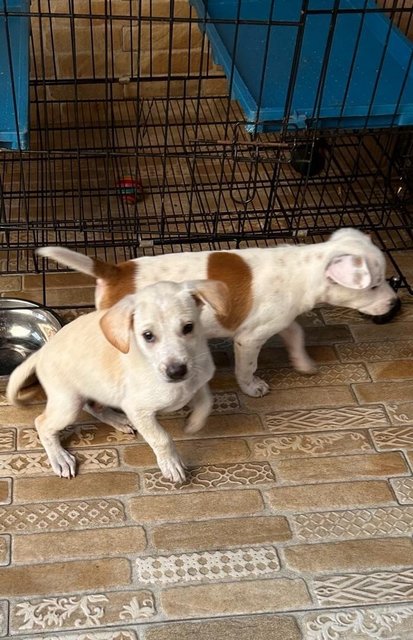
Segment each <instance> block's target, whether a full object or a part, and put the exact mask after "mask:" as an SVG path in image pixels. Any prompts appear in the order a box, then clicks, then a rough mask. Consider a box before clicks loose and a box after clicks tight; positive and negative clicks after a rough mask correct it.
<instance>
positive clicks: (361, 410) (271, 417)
mask: <svg viewBox="0 0 413 640" xmlns="http://www.w3.org/2000/svg"><path fill="white" fill-rule="evenodd" d="M264 420H265V425H266V427H267V429H268V430H269V431H271V432H272V433H296V432H300V431H327V430H328V431H333V430H334V431H335V430H336V429H367V428H369V427H380V426H387V425H388V424H389V419H388V417H387V415H386V412H385V411H384V409H383V408H382V407H340V408H337V409H336V408H333V409H309V410H302V409H301V410H296V411H277V413H269V414H267V415H266V416H265V418H264Z"/></svg>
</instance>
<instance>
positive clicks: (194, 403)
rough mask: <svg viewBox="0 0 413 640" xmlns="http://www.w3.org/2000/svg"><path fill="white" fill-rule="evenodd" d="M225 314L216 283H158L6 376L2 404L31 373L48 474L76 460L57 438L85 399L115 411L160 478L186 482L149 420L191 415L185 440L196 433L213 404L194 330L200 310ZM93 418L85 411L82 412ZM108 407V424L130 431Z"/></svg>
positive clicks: (198, 331)
mask: <svg viewBox="0 0 413 640" xmlns="http://www.w3.org/2000/svg"><path fill="white" fill-rule="evenodd" d="M204 303H206V304H208V305H211V306H212V307H213V309H214V313H217V314H218V315H220V314H225V313H226V312H227V310H226V303H227V292H226V287H225V285H223V284H222V283H219V282H209V281H195V282H193V283H188V284H176V283H174V282H159V283H158V284H155V285H152V286H150V287H147V288H143V289H142V290H140V291H139V292H138V293H137V294H132V295H128V296H126V297H123V298H122V299H121V300H120V301H119V302H118V303H117V304H115V305H114V306H112V307H111V308H110V309H109V310H108V311H95V312H93V313H90V314H87V315H84V316H81V317H79V318H77V319H76V320H74V321H73V322H71V323H70V324H68V325H66V326H65V327H63V329H61V330H60V331H59V332H58V333H57V334H56V336H54V337H53V339H52V340H51V341H50V342H48V343H47V344H45V345H44V346H43V347H42V348H41V349H40V350H39V351H36V352H35V353H34V354H32V355H31V356H30V357H29V358H28V359H27V360H26V361H25V362H24V363H22V364H21V365H20V366H19V367H17V369H15V370H14V371H13V373H12V374H11V376H10V379H9V383H8V387H7V398H8V400H9V401H10V402H11V403H13V404H19V400H18V394H19V391H20V389H21V388H22V387H23V386H24V384H25V382H26V381H27V380H28V379H29V377H30V376H31V375H32V374H34V373H36V375H37V378H38V380H39V382H40V383H41V385H42V386H43V389H44V391H45V393H46V395H47V404H46V408H45V410H44V412H43V413H42V414H41V415H40V416H39V417H38V418H36V420H35V425H36V429H37V431H38V434H39V437H40V441H41V443H42V445H43V446H44V448H45V450H46V453H47V455H48V458H49V461H50V464H51V466H52V468H53V470H54V472H55V473H56V474H57V475H59V476H61V477H65V478H70V477H73V476H74V475H75V470H76V465H75V458H74V457H73V455H71V454H70V453H69V452H68V451H66V450H65V449H63V447H62V445H61V444H60V441H59V432H60V431H61V430H62V429H64V428H65V427H66V426H67V425H69V424H70V423H72V422H73V421H75V420H76V418H77V416H78V414H79V412H80V410H81V409H82V407H83V406H84V405H85V402H86V401H87V400H91V401H93V402H95V403H99V404H103V405H106V406H109V407H118V408H120V409H121V410H122V411H123V412H124V413H125V414H126V416H127V418H128V421H129V422H130V424H131V425H132V426H133V428H134V429H135V430H136V431H139V432H140V433H141V434H142V436H143V437H144V439H145V440H146V442H147V443H148V444H149V445H150V446H151V447H152V449H153V451H154V453H155V455H156V458H157V461H158V465H159V468H160V469H161V471H162V474H163V475H164V476H165V478H168V479H169V480H172V481H173V482H178V481H181V480H184V478H185V472H184V466H183V464H182V462H181V460H180V458H179V455H178V453H177V451H176V449H175V446H174V444H173V442H172V440H171V438H170V437H169V435H167V434H166V432H165V431H164V430H163V428H162V427H161V426H160V424H159V423H158V422H157V420H156V413H157V412H158V411H175V410H177V409H180V408H181V407H183V406H184V405H186V404H187V403H189V404H190V406H191V408H192V413H191V415H190V418H189V421H188V424H187V426H186V431H187V432H191V433H192V432H195V431H198V430H199V429H201V428H202V427H203V425H204V423H205V420H206V419H207V417H208V415H209V413H210V410H211V406H212V400H211V394H210V392H209V389H208V384H207V383H208V381H209V380H210V379H211V377H212V375H213V373H214V364H213V360H212V358H211V354H210V352H209V349H208V344H207V341H206V338H205V336H204V332H203V329H202V325H201V322H200V312H201V307H202V306H203V305H204ZM86 409H89V410H90V411H91V412H92V413H94V408H93V405H86ZM116 414H117V412H116V411H112V410H111V409H106V410H105V411H103V412H102V415H101V417H103V418H105V417H108V415H109V416H111V417H112V420H111V424H113V425H114V426H116V427H117V428H119V429H120V430H122V431H127V430H129V429H130V428H129V427H128V426H127V425H126V424H123V423H122V421H121V420H119V419H118V418H117V415H116Z"/></svg>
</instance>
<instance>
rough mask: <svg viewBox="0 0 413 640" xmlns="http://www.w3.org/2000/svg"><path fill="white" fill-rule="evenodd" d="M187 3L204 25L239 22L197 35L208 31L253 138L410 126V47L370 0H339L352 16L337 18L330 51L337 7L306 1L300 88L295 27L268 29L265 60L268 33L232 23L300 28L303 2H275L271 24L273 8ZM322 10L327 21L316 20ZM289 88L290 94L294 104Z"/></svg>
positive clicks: (245, 2)
mask: <svg viewBox="0 0 413 640" xmlns="http://www.w3.org/2000/svg"><path fill="white" fill-rule="evenodd" d="M190 2H191V4H192V5H193V6H194V7H195V9H196V11H197V13H198V17H199V18H201V19H202V18H203V17H208V18H209V19H211V20H212V21H214V20H223V19H224V20H233V21H234V22H233V23H230V22H227V23H220V22H215V23H213V22H209V23H208V22H207V23H203V24H202V23H200V27H201V28H203V29H205V30H206V33H207V36H208V38H209V40H210V42H211V45H212V52H213V56H214V60H215V62H216V63H217V64H220V65H222V67H223V68H224V71H225V74H226V75H227V77H228V79H229V78H232V97H233V98H234V99H236V100H238V102H239V104H240V106H241V108H242V109H243V111H244V114H245V119H246V121H247V123H251V124H247V129H248V130H249V131H251V132H253V131H254V130H260V131H262V130H265V131H271V130H277V129H280V127H281V126H282V125H283V124H284V125H285V124H286V123H288V124H289V125H290V126H291V127H298V128H304V127H314V128H335V127H340V128H353V129H358V128H365V127H369V128H370V127H388V126H393V125H400V126H401V125H411V124H413V64H412V62H413V57H412V54H413V45H412V43H411V42H410V41H409V40H408V39H407V38H406V37H405V36H404V35H403V34H402V33H401V32H400V31H399V29H397V28H396V27H395V26H393V25H392V24H391V22H390V20H389V18H387V16H386V15H385V14H384V13H382V12H377V9H378V5H377V4H376V3H375V2H373V1H372V0H369V1H368V2H366V1H365V0H340V2H339V10H350V11H347V13H345V12H344V13H338V14H336V24H335V26H334V32H333V33H334V35H333V38H332V42H331V49H330V51H328V48H327V47H328V37H329V30H330V27H331V26H332V16H333V13H332V9H333V7H334V4H335V3H334V0H310V1H309V3H308V9H307V11H306V12H304V13H303V18H304V20H305V23H304V29H303V40H302V48H301V53H300V56H299V61H298V71H297V75H296V77H295V80H292V73H293V57H294V52H295V50H296V42H297V37H298V36H299V26H298V24H291V25H287V26H286V25H272V26H271V27H270V34H269V43H268V54H267V58H266V59H265V50H266V40H267V37H268V29H269V28H268V26H267V25H265V24H253V25H250V24H240V25H239V27H238V30H237V27H236V24H235V20H236V19H237V18H238V17H239V19H240V20H256V21H260V20H261V21H268V20H269V18H271V19H272V20H278V21H291V22H293V23H294V22H295V23H298V21H299V20H300V14H301V12H302V8H303V4H304V3H303V2H302V0H275V2H274V3H273V11H272V15H271V16H270V12H271V0H208V2H206V0H205V1H204V0H190ZM320 9H321V10H324V11H325V13H321V14H320V13H319V14H317V13H311V11H314V10H320ZM206 10H207V13H206ZM354 10H355V11H354ZM371 10H376V12H372V11H371ZM238 11H240V13H239V15H238ZM326 52H327V53H326ZM325 56H326V59H327V60H328V65H327V67H326V75H325V82H324V86H323V83H322V82H321V83H320V77H321V75H322V67H323V60H324V58H325ZM233 65H234V66H233ZM263 74H265V75H264V83H263V85H262V86H261V80H262V77H263ZM290 81H292V82H293V85H292V86H293V92H292V95H291V96H290V98H291V101H290V102H289V98H288V89H289V86H290ZM320 87H321V88H322V91H321V93H320ZM260 96H261V98H260ZM258 105H260V106H258ZM253 123H260V125H259V126H258V127H256V125H255V124H253Z"/></svg>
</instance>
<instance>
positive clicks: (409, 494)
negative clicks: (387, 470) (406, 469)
mask: <svg viewBox="0 0 413 640" xmlns="http://www.w3.org/2000/svg"><path fill="white" fill-rule="evenodd" d="M390 482H391V485H392V487H393V489H394V492H395V494H396V497H397V500H398V501H399V502H401V504H413V478H392V479H391V480H390Z"/></svg>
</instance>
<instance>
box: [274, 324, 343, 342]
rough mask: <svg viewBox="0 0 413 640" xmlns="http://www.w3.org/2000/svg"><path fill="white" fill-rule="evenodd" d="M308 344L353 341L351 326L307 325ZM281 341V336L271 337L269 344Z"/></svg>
mask: <svg viewBox="0 0 413 640" xmlns="http://www.w3.org/2000/svg"><path fill="white" fill-rule="evenodd" d="M304 335H305V343H306V345H307V346H308V345H331V344H338V343H341V342H353V337H352V335H351V332H350V330H349V328H348V327H347V326H346V325H344V324H336V325H329V326H325V327H322V326H321V327H305V329H304ZM275 342H277V343H278V342H280V338H279V337H276V338H275V339H274V338H271V340H270V342H269V344H270V345H271V344H273V343H275Z"/></svg>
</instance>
